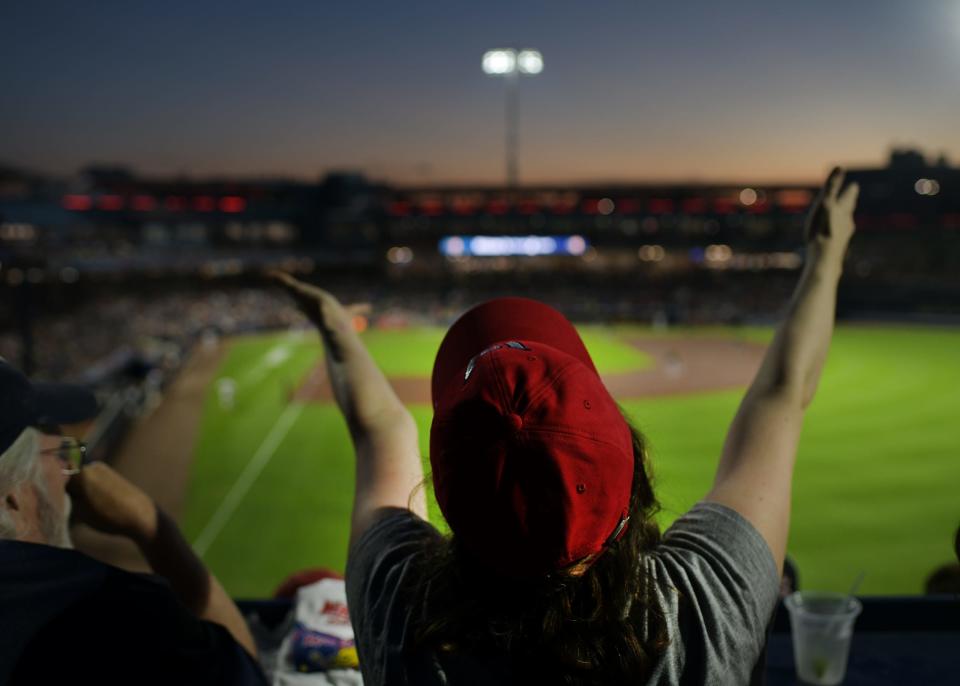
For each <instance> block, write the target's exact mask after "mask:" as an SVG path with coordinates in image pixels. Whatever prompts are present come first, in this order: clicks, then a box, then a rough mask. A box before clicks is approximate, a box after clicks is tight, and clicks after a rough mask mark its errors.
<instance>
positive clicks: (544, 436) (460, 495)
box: [430, 298, 634, 577]
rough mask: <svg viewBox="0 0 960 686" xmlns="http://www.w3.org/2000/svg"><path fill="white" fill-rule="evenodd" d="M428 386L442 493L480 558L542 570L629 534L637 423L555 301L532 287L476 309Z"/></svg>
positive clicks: (448, 342)
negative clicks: (531, 293) (530, 292)
mask: <svg viewBox="0 0 960 686" xmlns="http://www.w3.org/2000/svg"><path fill="white" fill-rule="evenodd" d="M432 396H433V410H434V414H433V424H432V425H431V427H430V464H431V467H432V469H433V483H434V489H435V492H436V495H437V502H438V503H439V505H440V509H441V511H442V512H443V515H444V517H446V519H447V523H448V524H449V525H450V528H451V529H452V530H453V532H454V534H455V535H456V536H457V537H458V539H459V540H460V541H462V543H463V544H464V545H465V546H466V547H467V549H468V550H470V551H471V553H472V554H474V555H475V556H476V557H477V558H478V559H480V560H481V561H482V562H483V563H485V564H487V565H488V566H490V567H491V568H492V569H494V570H495V571H496V572H498V573H500V574H503V575H505V576H511V577H533V576H540V575H543V574H546V573H548V572H551V571H555V570H558V569H562V568H564V567H567V566H569V565H571V564H573V563H575V562H577V561H579V560H581V559H583V558H585V557H587V556H588V555H593V554H595V553H599V552H601V551H602V550H603V549H604V547H605V546H606V545H608V544H609V543H610V542H612V541H614V540H616V539H617V538H618V537H619V536H620V535H622V534H623V531H624V530H625V527H626V523H627V520H628V518H629V506H630V493H631V490H632V484H633V471H634V460H633V441H632V435H631V433H630V427H629V426H628V425H627V422H626V420H625V419H624V418H623V416H622V415H621V414H620V410H619V408H618V407H617V404H616V403H615V402H614V400H613V398H612V397H611V396H610V394H609V392H608V391H607V389H606V388H605V387H604V385H603V382H602V381H601V380H600V376H599V375H598V374H597V370H596V367H595V366H594V364H593V361H592V360H591V359H590V355H589V353H588V352H587V349H586V347H585V346H584V344H583V341H582V340H581V339H580V336H579V334H577V331H576V329H575V328H574V327H573V325H572V324H571V323H570V322H569V321H567V319H566V318H565V317H564V316H563V315H562V314H560V312H558V311H557V310H555V309H553V308H551V307H549V306H547V305H545V304H543V303H541V302H538V301H536V300H529V299H526V298H498V299H496V300H491V301H489V302H486V303H483V304H481V305H478V306H476V307H474V308H473V309H471V310H469V311H468V312H467V313H465V314H464V315H463V316H462V317H460V319H458V320H457V321H456V322H455V323H454V324H453V326H452V327H450V330H449V331H448V332H447V335H446V336H445V337H444V339H443V342H442V343H441V344H440V349H439V351H438V352H437V358H436V361H435V363H434V367H433V377H432Z"/></svg>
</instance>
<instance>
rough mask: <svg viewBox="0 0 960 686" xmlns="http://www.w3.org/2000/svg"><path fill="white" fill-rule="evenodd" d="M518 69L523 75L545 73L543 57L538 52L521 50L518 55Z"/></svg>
mask: <svg viewBox="0 0 960 686" xmlns="http://www.w3.org/2000/svg"><path fill="white" fill-rule="evenodd" d="M517 69H519V70H520V73H522V74H539V73H540V72H542V71H543V55H541V54H540V53H539V52H537V51H536V50H521V51H520V54H519V55H517Z"/></svg>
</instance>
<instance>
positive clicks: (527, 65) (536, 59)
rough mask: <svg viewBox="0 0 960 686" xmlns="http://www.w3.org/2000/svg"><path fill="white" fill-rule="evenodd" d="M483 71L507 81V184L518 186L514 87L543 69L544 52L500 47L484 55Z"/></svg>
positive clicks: (515, 94)
mask: <svg viewBox="0 0 960 686" xmlns="http://www.w3.org/2000/svg"><path fill="white" fill-rule="evenodd" d="M483 71H484V73H485V74H489V75H490V76H503V77H504V78H505V79H506V81H507V107H506V119H507V140H506V149H507V150H506V152H507V186H508V187H509V188H516V186H517V114H518V103H517V90H518V89H517V86H518V85H519V83H520V76H521V74H526V75H529V76H534V75H536V74H539V73H540V72H542V71H543V55H541V54H540V53H539V52H537V51H536V50H514V49H513V48H501V49H498V50H488V51H487V52H486V53H484V55H483Z"/></svg>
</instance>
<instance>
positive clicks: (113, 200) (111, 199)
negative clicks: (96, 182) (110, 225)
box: [97, 195, 123, 212]
mask: <svg viewBox="0 0 960 686" xmlns="http://www.w3.org/2000/svg"><path fill="white" fill-rule="evenodd" d="M97 206H98V207H99V208H100V209H101V210H105V211H107V212H117V211H118V210H122V209H123V196H121V195H101V196H100V198H99V199H98V200H97Z"/></svg>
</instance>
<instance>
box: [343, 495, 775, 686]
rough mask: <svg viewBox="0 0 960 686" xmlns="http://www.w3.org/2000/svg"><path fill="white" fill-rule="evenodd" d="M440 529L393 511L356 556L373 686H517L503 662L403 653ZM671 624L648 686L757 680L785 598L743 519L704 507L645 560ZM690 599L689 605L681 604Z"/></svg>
mask: <svg viewBox="0 0 960 686" xmlns="http://www.w3.org/2000/svg"><path fill="white" fill-rule="evenodd" d="M439 535H440V534H439V532H437V530H436V529H435V528H434V527H433V526H432V525H430V524H429V523H427V522H425V521H423V520H422V519H420V518H419V517H417V516H416V515H414V514H412V513H411V512H409V511H408V510H402V509H385V510H383V512H382V513H381V516H380V517H379V518H378V520H377V522H376V523H375V524H374V525H373V526H371V527H370V529H369V530H367V531H366V532H365V533H364V534H363V536H361V537H360V539H359V540H358V541H357V542H356V544H355V545H354V546H353V548H352V549H351V551H350V557H349V561H348V562H347V574H346V576H347V604H348V606H349V608H350V619H351V621H352V622H353V629H354V632H355V634H356V641H357V650H358V652H359V657H360V668H361V670H362V671H363V678H364V684H366V686H379V685H380V684H390V685H391V686H393V685H394V684H418V685H419V684H449V685H450V686H456V685H458V684H463V683H478V684H479V683H487V684H492V683H510V681H511V680H510V677H509V672H508V671H506V668H505V665H506V662H505V660H503V659H502V657H498V656H490V658H489V659H484V658H478V657H476V656H469V657H468V658H456V659H454V661H453V662H448V661H447V660H446V659H445V660H444V664H443V665H442V666H441V665H440V663H439V661H437V659H436V658H435V657H432V656H421V657H414V658H410V657H408V656H406V655H404V653H403V646H404V642H405V640H406V638H407V632H408V631H410V630H412V627H411V626H410V622H409V618H410V613H409V611H408V608H407V607H406V605H405V604H404V603H403V601H402V598H399V597H398V589H399V588H401V587H403V586H404V585H405V582H406V581H407V576H408V575H409V574H411V573H413V571H412V568H411V561H412V560H414V559H415V556H416V555H417V553H418V551H419V550H420V549H421V548H422V545H423V543H424V541H425V540H426V539H428V538H430V537H435V536H439ZM641 563H642V564H644V565H646V567H647V572H648V574H649V575H650V578H651V579H652V580H653V582H654V585H655V588H656V593H657V596H658V600H659V601H660V606H661V608H662V609H663V612H664V615H665V617H666V621H667V631H668V636H669V640H670V644H669V647H668V648H667V649H666V651H665V652H664V653H663V654H662V655H661V657H660V660H659V661H658V663H657V665H656V667H655V668H654V670H653V672H652V674H651V676H650V678H649V679H648V681H647V683H648V684H711V685H712V684H737V685H738V686H739V685H743V684H747V683H749V682H750V675H751V672H752V671H753V668H754V665H755V664H756V663H757V659H758V657H759V656H760V652H761V650H762V648H763V645H764V641H765V638H766V628H767V624H768V623H769V621H770V618H771V616H772V614H773V611H774V608H775V606H776V602H777V595H778V591H779V586H780V579H779V574H778V571H777V567H776V563H775V562H774V559H773V555H772V554H771V552H770V548H769V547H768V546H767V544H766V542H765V541H764V540H763V538H762V537H761V536H760V534H759V532H757V530H756V529H755V528H753V526H752V525H751V524H750V523H749V522H748V521H747V520H746V519H744V518H743V517H742V516H741V515H740V514H739V513H737V512H736V511H734V510H731V509H730V508H728V507H725V506H723V505H719V504H717V503H710V502H701V503H698V504H697V505H695V506H694V507H693V508H692V509H691V510H690V511H689V512H688V513H686V514H685V515H683V516H682V517H680V518H679V519H677V520H676V521H675V522H674V523H673V525H672V526H671V527H670V528H669V529H667V531H666V533H664V535H663V540H662V542H661V543H660V545H659V546H658V547H657V548H656V549H655V550H653V551H651V552H649V553H646V554H644V555H643V557H642V558H641ZM681 596H682V597H683V599H684V600H683V601H682V602H681Z"/></svg>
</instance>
